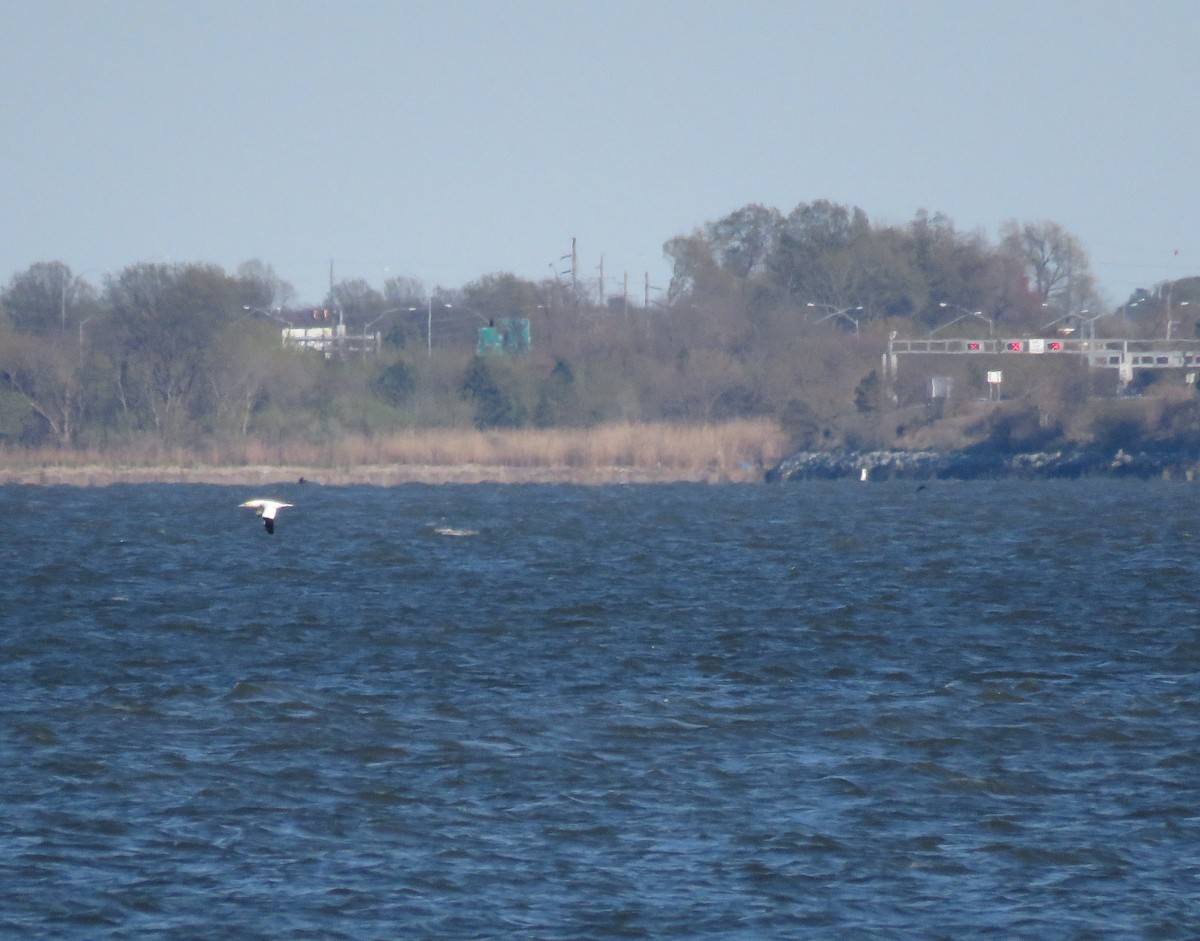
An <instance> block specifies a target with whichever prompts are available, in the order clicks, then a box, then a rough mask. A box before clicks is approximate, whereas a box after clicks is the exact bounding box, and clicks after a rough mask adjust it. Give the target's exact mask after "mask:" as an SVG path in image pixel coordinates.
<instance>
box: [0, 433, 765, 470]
mask: <svg viewBox="0 0 1200 941" xmlns="http://www.w3.org/2000/svg"><path fill="white" fill-rule="evenodd" d="M785 445H786V441H785V438H784V435H783V433H782V432H781V431H780V429H779V426H778V425H777V424H776V423H775V422H773V421H767V420H739V421H730V422H724V423H720V424H705V425H672V424H665V423H647V424H641V423H614V424H607V425H601V426H598V427H595V428H579V429H562V428H559V429H513V430H490V431H477V430H473V429H470V430H464V429H423V430H413V431H409V432H404V433H397V434H391V435H386V436H375V437H367V436H363V435H347V436H345V437H342V438H340V439H338V440H337V441H335V442H331V443H326V444H314V443H306V442H288V443H285V444H269V443H264V442H261V441H257V440H251V439H245V440H241V441H237V442H233V443H225V444H221V445H205V446H203V447H197V448H190V449H189V448H169V449H168V448H163V447H161V446H154V445H152V444H145V445H141V446H136V445H134V446H126V447H122V448H121V449H119V450H108V449H104V450H98V449H94V448H89V449H80V450H58V449H49V448H43V449H15V448H14V449H0V482H3V481H5V480H8V481H13V480H19V481H30V480H33V481H35V482H36V481H44V482H55V481H56V480H62V481H67V482H78V480H79V479H80V478H81V477H82V476H83V475H84V474H86V478H85V479H86V480H87V481H96V482H103V481H104V480H106V479H130V478H134V479H153V478H154V477H155V476H156V473H157V475H158V477H160V478H161V479H172V480H174V479H213V478H214V477H216V476H218V475H216V474H208V475H207V478H206V476H205V474H203V473H199V472H200V471H202V470H204V469H211V470H213V471H216V470H222V471H225V472H230V471H236V470H237V469H239V468H241V469H246V468H254V469H256V471H257V472H261V471H262V469H264V468H291V469H295V468H302V469H305V468H307V469H319V470H322V471H336V472H338V473H337V475H336V476H337V477H338V478H339V479H343V480H347V481H353V480H354V479H356V474H355V471H356V470H358V471H362V473H360V474H358V475H357V476H358V477H360V478H362V479H372V480H373V479H377V478H378V477H379V474H378V471H379V469H381V468H387V469H389V476H388V478H387V479H388V480H389V481H401V480H404V479H447V480H450V479H463V475H462V474H461V470H462V469H463V468H476V469H493V470H496V471H503V473H497V474H494V475H492V476H494V477H495V478H496V479H503V480H521V479H538V480H548V479H562V480H581V479H582V480H588V481H599V480H604V479H622V480H627V479H654V480H672V479H674V480H756V479H757V480H761V479H762V471H763V469H764V468H766V467H768V466H770V465H771V464H773V463H774V462H775V461H777V460H779V459H780V458H781V457H783V456H784V455H783V451H784V448H785ZM406 470H408V471H410V473H406ZM187 471H193V472H195V473H191V474H188V473H185V472H187ZM439 474H440V476H439ZM326 477H327V478H328V477H330V475H329V474H326ZM222 479H224V478H223V477H222Z"/></svg>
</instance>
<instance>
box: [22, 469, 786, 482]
mask: <svg viewBox="0 0 1200 941" xmlns="http://www.w3.org/2000/svg"><path fill="white" fill-rule="evenodd" d="M301 479H303V480H304V481H305V482H306V483H312V484H322V485H326V486H335V487H342V486H353V485H366V486H376V487H396V486H400V485H403V484H483V483H492V484H576V485H580V486H603V485H606V484H665V483H705V484H727V483H733V484H747V483H755V484H761V483H762V482H763V479H764V471H763V469H762V468H761V467H742V468H738V469H737V470H727V469H719V468H709V469H699V470H698V469H695V468H678V467H655V468H645V467H627V466H611V467H587V468H585V467H566V466H546V467H514V466H509V465H499V464H461V465H433V464H386V465H383V464H380V465H360V466H354V467H312V466H303V465H290V464H287V465H268V464H259V465H228V466H225V465H201V464H197V465H187V466H184V465H146V466H133V465H116V464H114V465H108V464H87V465H78V466H73V465H68V464H46V465H13V466H8V467H6V466H3V465H0V486H3V485H5V484H18V485H31V486H47V487H52V486H69V487H105V486H111V485H113V484H217V485H226V486H236V487H255V486H274V485H278V484H295V483H297V482H299V481H300V480H301Z"/></svg>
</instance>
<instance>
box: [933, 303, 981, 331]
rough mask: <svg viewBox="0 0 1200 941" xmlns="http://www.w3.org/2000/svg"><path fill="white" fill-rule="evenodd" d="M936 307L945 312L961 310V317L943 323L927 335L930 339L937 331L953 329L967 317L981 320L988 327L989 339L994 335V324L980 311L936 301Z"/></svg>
mask: <svg viewBox="0 0 1200 941" xmlns="http://www.w3.org/2000/svg"><path fill="white" fill-rule="evenodd" d="M938 307H940V308H942V310H947V309H950V308H952V309H954V310H961V311H962V316H961V317H955V318H954V319H953V320H951V321H950V322H949V323H944V324H942V325H941V326H940V327H938V328H936V329H935V330H934V331H933V332H932V333H930V334H929V335H930V336H931V337H932V336H933V335H934V334H935V333H937V332H938V330H945V329H946V328H947V327H953V326H954V325H955V324H956V323H960V322H961V321H963V320H966V319H967V318H969V317H974V318H976V319H977V320H982V321H983V322H984V323H986V324H987V325H988V336H989V337H991V336H995V335H996V322H995V321H994V320H992V318H991V317H989V316H988V315H987V314H985V313H984V312H983V311H981V310H967V309H966V308H965V307H959V306H958V305H957V304H951V303H949V302H947V301H938Z"/></svg>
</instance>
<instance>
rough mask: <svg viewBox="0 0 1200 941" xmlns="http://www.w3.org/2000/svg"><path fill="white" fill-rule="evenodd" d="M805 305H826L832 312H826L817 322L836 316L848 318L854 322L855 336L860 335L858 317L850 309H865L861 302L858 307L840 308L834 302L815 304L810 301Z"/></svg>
mask: <svg viewBox="0 0 1200 941" xmlns="http://www.w3.org/2000/svg"><path fill="white" fill-rule="evenodd" d="M804 306H805V307H824V308H825V309H826V310H829V311H832V313H829V314H826V315H825V316H824V317H822V318H821V319H820V320H818V321H817V323H824V322H825V321H826V320H832V319H833V318H834V317H842V318H844V319H846V320H849V321H850V322H851V323H852V324H854V334H855V336H857V335H858V318H857V317H853V316H851V315H850V311H852V310H862V309H863V308H862V304H859V305H858V306H857V307H843V308H841V309H840V310H839V309H838V308H836V307H834V306H833V305H832V304H815V303H813V302H812V301H809V302H808V303H806V304H805V305H804Z"/></svg>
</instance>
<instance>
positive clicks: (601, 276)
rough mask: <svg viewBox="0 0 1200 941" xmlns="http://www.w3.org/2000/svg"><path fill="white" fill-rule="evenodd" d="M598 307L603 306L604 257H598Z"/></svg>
mask: <svg viewBox="0 0 1200 941" xmlns="http://www.w3.org/2000/svg"><path fill="white" fill-rule="evenodd" d="M600 306H601V307H603V306H604V256H603V255H601V256H600Z"/></svg>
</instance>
